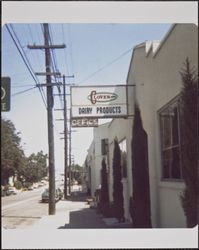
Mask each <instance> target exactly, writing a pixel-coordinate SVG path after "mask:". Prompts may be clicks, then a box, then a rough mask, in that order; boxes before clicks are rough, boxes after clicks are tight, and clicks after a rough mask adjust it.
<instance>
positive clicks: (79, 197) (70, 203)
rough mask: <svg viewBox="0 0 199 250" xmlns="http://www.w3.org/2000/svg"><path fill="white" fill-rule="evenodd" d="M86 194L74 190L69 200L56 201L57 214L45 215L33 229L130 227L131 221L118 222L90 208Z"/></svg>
mask: <svg viewBox="0 0 199 250" xmlns="http://www.w3.org/2000/svg"><path fill="white" fill-rule="evenodd" d="M86 198H87V196H86V194H85V193H82V192H81V191H79V192H73V194H72V197H71V198H69V199H68V200H61V201H59V202H58V203H56V214H55V215H46V216H43V217H42V218H41V219H40V220H39V221H38V222H37V223H36V224H34V225H33V227H32V228H33V229H36V228H37V229H43V228H47V229H67V228H76V229H83V228H87V229H92V228H95V229H98V228H99V229H100V228H130V227H131V224H130V223H129V222H124V223H118V221H117V219H116V218H104V217H103V216H102V215H101V214H99V213H98V212H97V209H94V208H90V205H89V204H88V203H87V202H86Z"/></svg>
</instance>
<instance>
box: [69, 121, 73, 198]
mask: <svg viewBox="0 0 199 250" xmlns="http://www.w3.org/2000/svg"><path fill="white" fill-rule="evenodd" d="M69 131H70V132H69V194H70V193H71V136H72V135H71V125H70V127H69Z"/></svg>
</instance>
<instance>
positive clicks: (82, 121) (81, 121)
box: [71, 118, 98, 128]
mask: <svg viewBox="0 0 199 250" xmlns="http://www.w3.org/2000/svg"><path fill="white" fill-rule="evenodd" d="M71 127H73V128H79V127H98V119H96V118H95V119H94V118H72V119H71Z"/></svg>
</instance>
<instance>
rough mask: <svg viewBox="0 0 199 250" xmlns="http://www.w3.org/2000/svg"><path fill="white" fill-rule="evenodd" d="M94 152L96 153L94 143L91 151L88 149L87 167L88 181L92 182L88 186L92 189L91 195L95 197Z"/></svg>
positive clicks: (90, 148)
mask: <svg viewBox="0 0 199 250" xmlns="http://www.w3.org/2000/svg"><path fill="white" fill-rule="evenodd" d="M94 152H95V145H94V141H93V142H92V143H91V145H90V147H89V149H88V154H87V157H86V161H87V167H88V180H89V181H90V184H89V185H88V186H89V187H90V189H91V190H90V191H91V195H94V191H93V190H95V182H96V181H95V179H96V177H95V157H94Z"/></svg>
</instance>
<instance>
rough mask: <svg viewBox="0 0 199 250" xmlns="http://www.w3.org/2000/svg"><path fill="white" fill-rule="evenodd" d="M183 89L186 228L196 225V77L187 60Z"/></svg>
mask: <svg viewBox="0 0 199 250" xmlns="http://www.w3.org/2000/svg"><path fill="white" fill-rule="evenodd" d="M180 74H181V78H182V83H183V88H182V91H181V101H182V102H181V103H182V109H181V119H180V123H181V153H182V155H181V159H182V172H183V178H184V182H185V189H184V192H183V195H182V196H181V201H182V206H183V209H184V213H185V215H186V219H187V227H194V226H196V225H197V192H198V182H197V174H198V173H197V148H198V137H197V131H198V130H197V129H198V127H197V126H198V124H197V108H198V107H197V104H198V88H197V87H198V77H197V75H196V73H195V70H194V69H191V67H190V62H189V59H188V58H187V59H186V61H185V63H184V68H183V69H182V71H181V72H180Z"/></svg>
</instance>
